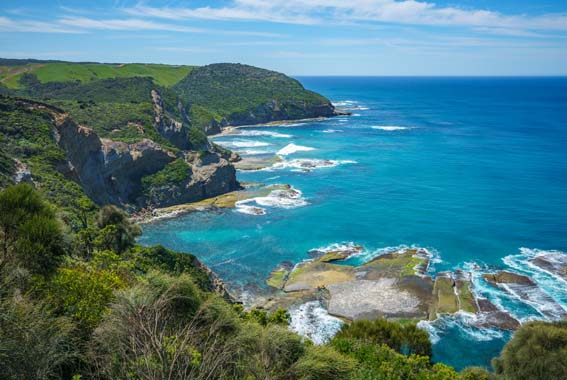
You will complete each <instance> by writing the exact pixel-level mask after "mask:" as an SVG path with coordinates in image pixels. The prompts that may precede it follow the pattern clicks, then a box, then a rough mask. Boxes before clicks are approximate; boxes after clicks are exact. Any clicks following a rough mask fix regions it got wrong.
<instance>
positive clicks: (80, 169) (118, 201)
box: [17, 94, 239, 210]
mask: <svg viewBox="0 0 567 380" xmlns="http://www.w3.org/2000/svg"><path fill="white" fill-rule="evenodd" d="M156 95H157V94H156ZM21 104H22V105H23V106H25V107H30V108H34V109H41V110H44V111H47V112H48V114H49V115H50V116H51V117H52V119H53V125H54V127H53V129H52V137H53V139H54V140H55V142H56V143H57V144H58V145H59V147H61V148H62V149H63V151H64V152H65V155H66V161H62V162H61V163H58V164H57V167H56V169H57V170H58V171H59V172H61V173H63V174H64V175H65V176H66V177H67V178H69V179H72V180H74V181H75V182H77V183H79V184H80V185H81V187H82V188H83V190H84V192H85V193H86V194H87V195H88V196H89V197H90V198H91V199H92V200H93V201H94V202H95V203H97V204H99V205H104V204H114V205H117V206H120V207H124V208H128V209H131V210H135V209H138V208H140V207H144V206H146V205H148V203H150V201H149V199H147V195H146V194H144V192H143V191H142V190H143V188H142V179H143V178H144V177H145V176H148V175H152V174H155V173H156V172H158V171H160V170H162V169H164V167H166V166H167V165H168V164H170V163H172V162H173V161H175V160H178V159H184V160H185V159H186V160H187V161H188V162H189V163H190V165H188V173H187V181H185V182H184V183H183V184H182V186H177V187H175V186H172V187H165V188H164V189H163V193H162V194H161V196H160V199H161V202H162V203H161V204H164V205H172V204H178V203H183V202H192V201H199V200H202V199H205V198H208V197H212V196H216V195H220V194H224V193H227V192H230V191H233V190H236V189H238V188H239V185H238V182H237V181H236V170H235V169H234V167H233V166H232V164H231V163H230V162H229V161H228V160H227V159H225V158H223V156H227V155H228V153H226V152H220V153H219V152H217V150H216V149H215V147H214V146H212V145H211V147H210V148H211V151H204V152H200V153H197V152H187V151H181V152H177V153H174V152H172V151H171V150H170V149H167V148H164V147H163V146H161V145H160V144H158V143H156V142H155V141H153V140H150V139H142V140H140V141H138V142H135V143H125V142H121V141H115V140H112V139H106V138H100V137H99V136H98V135H97V133H96V132H95V131H94V130H93V129H91V128H87V127H84V126H81V125H79V124H77V123H76V122H74V121H73V119H71V118H70V117H69V115H68V114H66V113H65V112H64V111H63V110H61V109H58V108H56V107H52V106H49V105H46V104H43V103H39V102H34V101H29V100H21ZM156 118H157V116H156ZM228 158H231V157H228ZM19 173H20V174H19V177H18V178H17V179H18V180H19V181H23V180H26V178H25V177H26V168H25V167H24V166H21V170H20V172H19ZM20 177H21V178H20Z"/></svg>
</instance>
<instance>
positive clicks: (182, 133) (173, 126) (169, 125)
mask: <svg viewBox="0 0 567 380" xmlns="http://www.w3.org/2000/svg"><path fill="white" fill-rule="evenodd" d="M151 95H152V102H153V106H154V123H155V126H156V128H157V130H158V132H159V133H160V135H162V136H163V137H164V138H165V139H167V140H168V141H169V142H170V143H171V144H173V145H174V146H176V147H177V148H179V149H191V144H190V143H189V133H188V130H187V127H186V126H185V125H184V124H183V122H182V121H178V120H175V119H173V118H171V117H170V116H168V115H167V114H166V113H165V105H164V103H163V99H162V97H161V95H160V94H159V92H158V91H157V90H152V91H151ZM180 112H184V109H183V107H182V106H180ZM183 114H184V113H182V115H183Z"/></svg>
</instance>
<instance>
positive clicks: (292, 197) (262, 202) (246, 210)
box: [235, 187, 309, 215]
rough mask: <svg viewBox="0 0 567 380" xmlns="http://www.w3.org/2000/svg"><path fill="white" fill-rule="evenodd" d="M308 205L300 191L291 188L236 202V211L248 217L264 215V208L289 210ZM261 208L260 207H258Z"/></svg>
mask: <svg viewBox="0 0 567 380" xmlns="http://www.w3.org/2000/svg"><path fill="white" fill-rule="evenodd" d="M308 204H309V203H308V202H307V201H306V200H305V199H304V198H303V194H302V193H301V191H299V190H297V189H295V188H294V187H291V188H289V189H287V190H272V191H271V192H270V194H268V195H267V196H265V197H255V198H250V199H245V200H241V201H237V202H236V203H235V208H236V211H238V212H241V213H243V214H249V215H266V208H265V207H275V208H284V209H291V208H297V207H303V206H307V205H308ZM260 206H262V207H260Z"/></svg>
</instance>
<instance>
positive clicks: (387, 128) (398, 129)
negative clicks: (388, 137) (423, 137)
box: [370, 125, 412, 132]
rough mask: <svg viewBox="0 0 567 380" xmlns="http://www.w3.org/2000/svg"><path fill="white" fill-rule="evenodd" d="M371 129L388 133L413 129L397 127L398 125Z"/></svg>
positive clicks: (377, 126)
mask: <svg viewBox="0 0 567 380" xmlns="http://www.w3.org/2000/svg"><path fill="white" fill-rule="evenodd" d="M370 128H372V129H379V130H381V131H387V132H393V131H404V130H406V129H412V128H411V127H400V126H397V125H374V126H372V127H370Z"/></svg>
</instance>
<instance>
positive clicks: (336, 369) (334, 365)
mask: <svg viewBox="0 0 567 380" xmlns="http://www.w3.org/2000/svg"><path fill="white" fill-rule="evenodd" d="M355 367H356V362H355V361H354V360H353V359H351V358H348V357H347V356H344V355H341V354H340V353H338V352H337V351H335V350H334V349H332V348H331V347H325V346H323V347H317V346H308V347H307V352H306V354H305V355H304V356H303V357H302V358H301V359H299V361H298V362H297V364H296V366H295V368H294V372H295V375H296V376H297V379H300V380H343V379H345V380H346V379H350V378H352V377H351V375H352V373H353V372H355Z"/></svg>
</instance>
